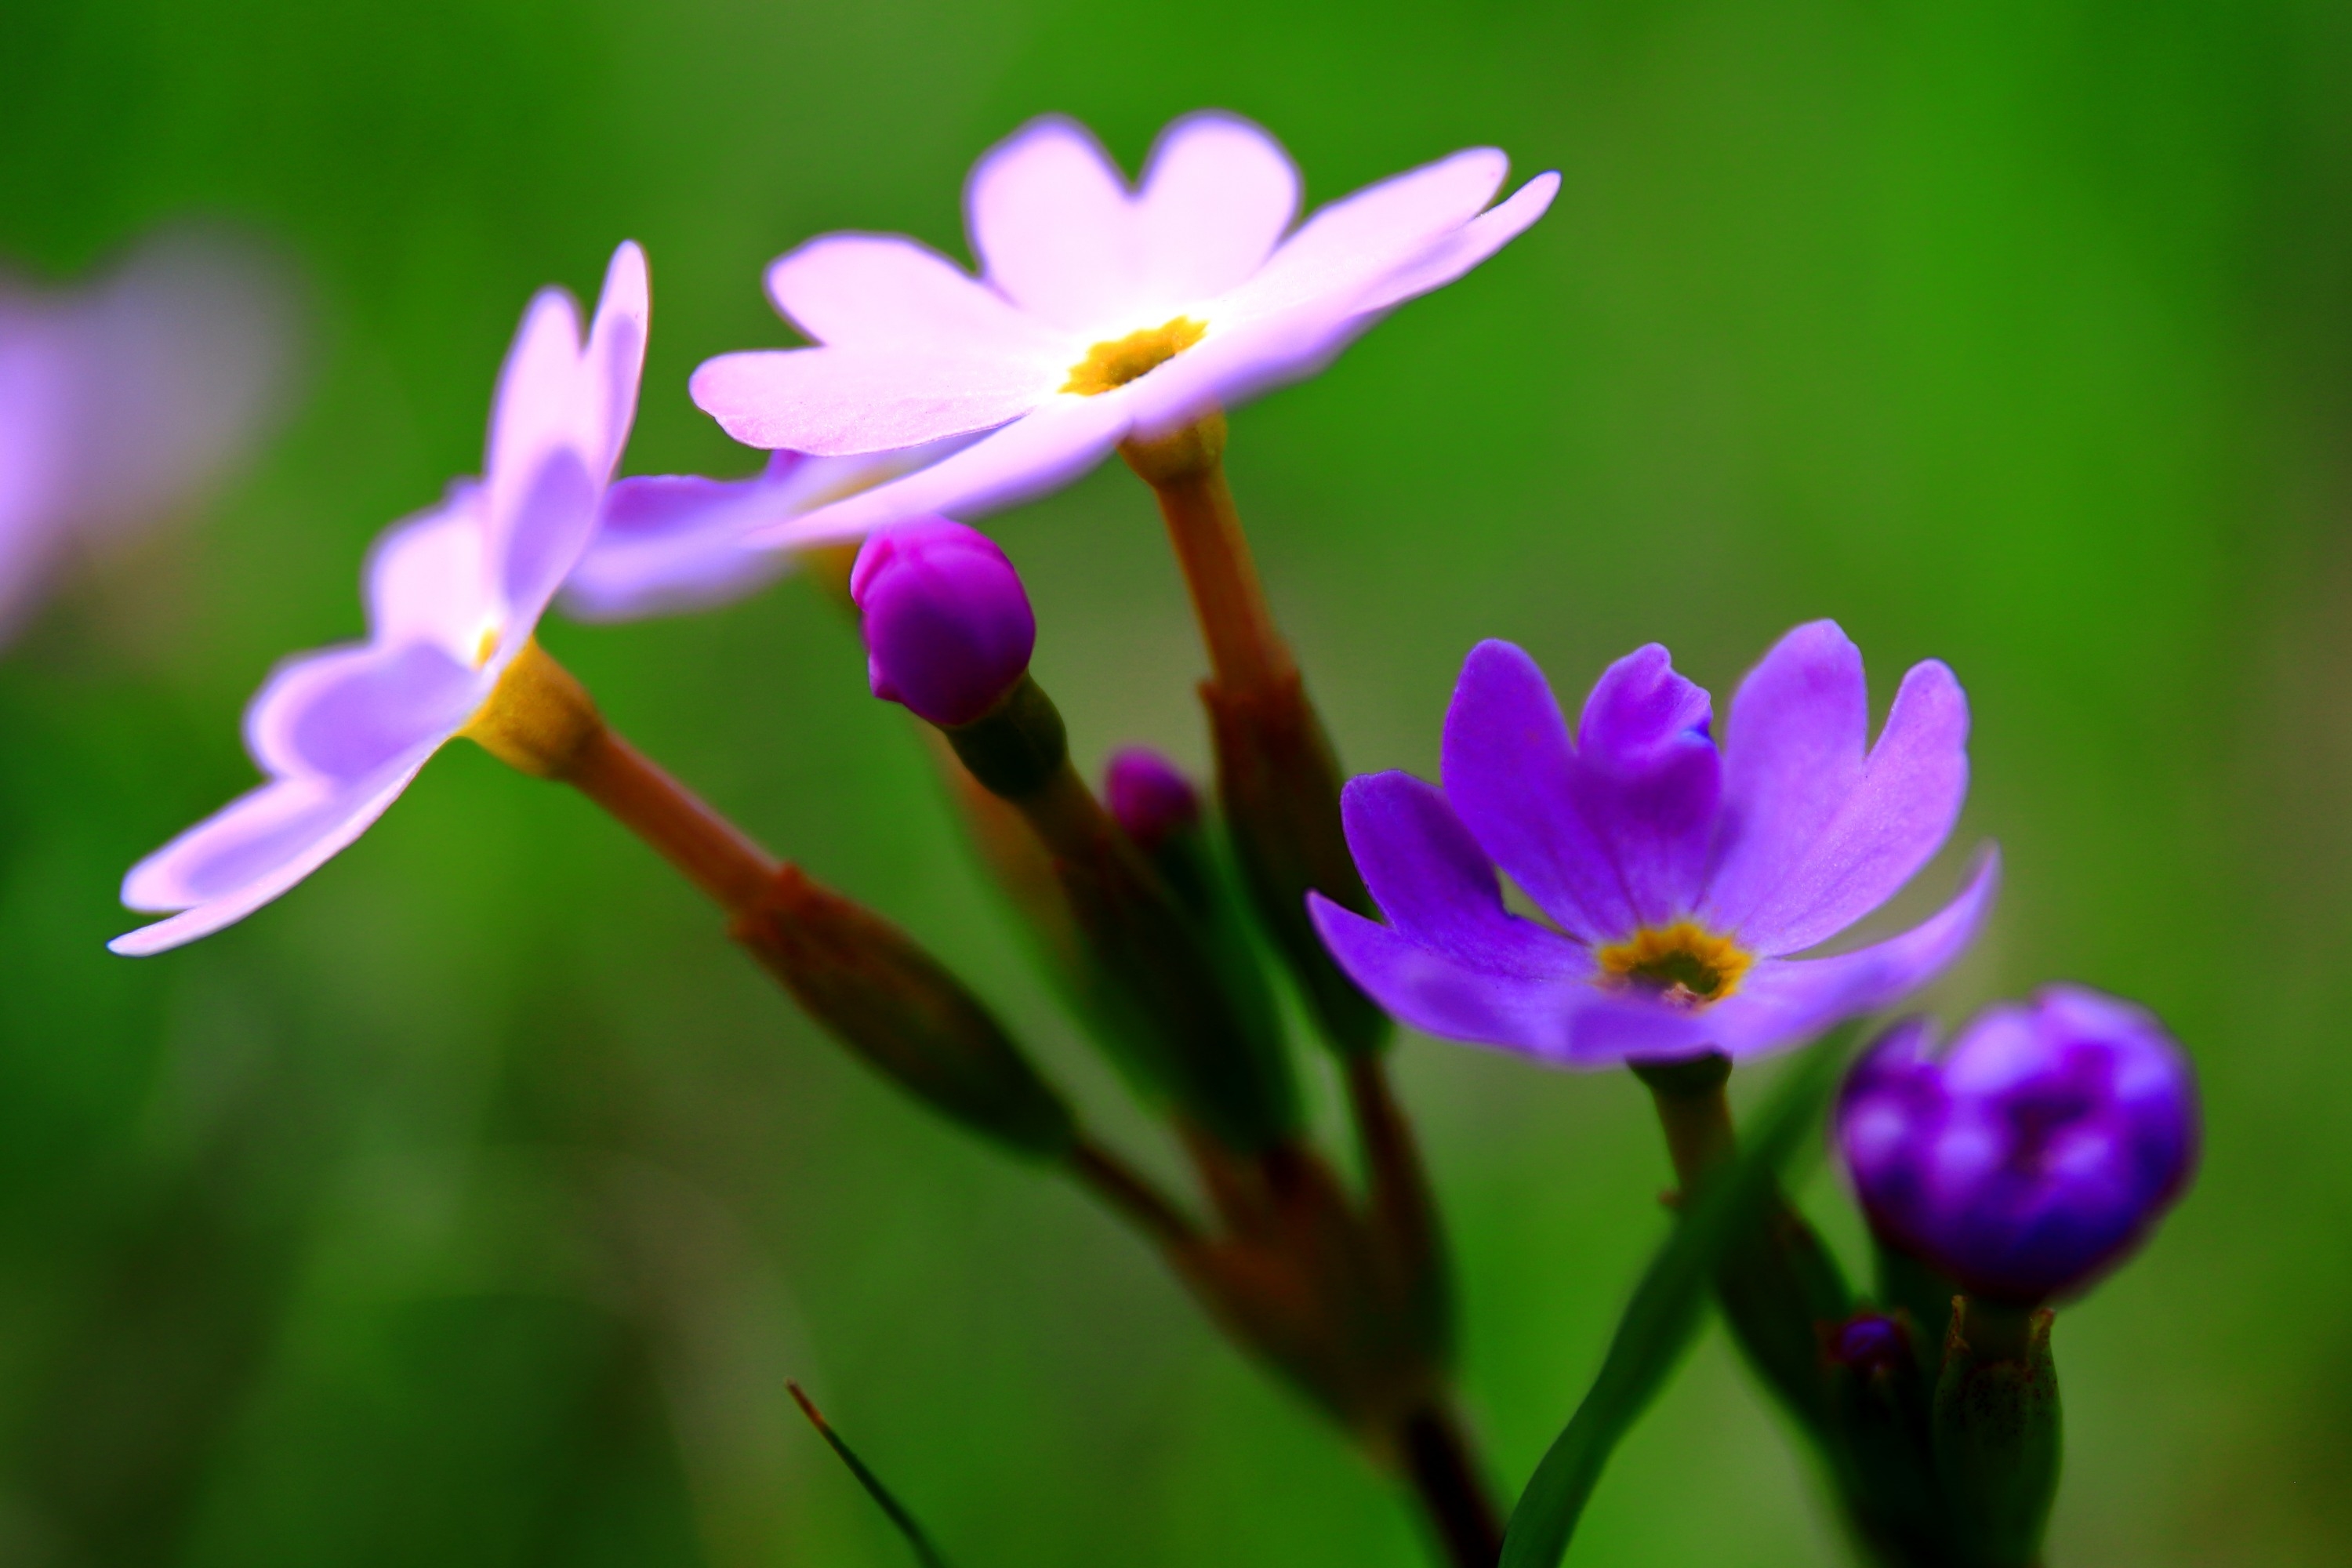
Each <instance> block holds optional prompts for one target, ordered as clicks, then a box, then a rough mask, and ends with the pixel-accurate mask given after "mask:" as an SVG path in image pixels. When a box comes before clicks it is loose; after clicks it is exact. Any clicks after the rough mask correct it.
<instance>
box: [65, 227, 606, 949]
mask: <svg viewBox="0 0 2352 1568" xmlns="http://www.w3.org/2000/svg"><path fill="white" fill-rule="evenodd" d="M645 344H646V261H645V256H644V254H643V253H642V252H641V251H639V250H638V248H637V247H636V246H635V245H634V244H626V245H623V246H622V247H620V249H619V250H618V251H617V252H615V253H614V257H613V262H612V266H611V268H610V269H609V270H608V271H607V272H606V273H605V277H604V293H603V296H602V297H601V298H600V299H599V300H598V301H597V305H596V315H595V321H594V323H593V326H591V328H590V329H589V331H588V334H587V339H586V342H585V343H584V344H583V342H582V339H581V334H580V318H579V311H578V310H577V308H576V307H575V306H574V305H573V303H572V298H571V296H570V295H568V294H566V293H564V292H563V291H562V290H561V289H545V290H543V291H541V293H540V295H539V296H538V297H537V298H536V299H534V300H532V301H531V303H530V309H529V310H527V311H526V312H525V313H524V315H523V321H522V326H521V328H520V330H519V331H517V332H516V334H515V341H514V346H513V347H512V348H511V349H509V351H508V353H507V360H506V364H505V367H504V368H503V370H502V371H501V372H500V374H499V389H498V399H497V403H496V405H495V406H494V408H493V411H492V414H491V417H490V437H489V449H488V460H487V463H486V465H485V468H484V470H483V475H482V478H481V479H478V480H466V481H461V482H460V483H458V484H457V485H455V486H453V487H451V489H450V492H449V494H448V497H447V498H446V500H444V501H443V502H442V504H441V505H440V506H438V507H436V508H435V509H433V510H430V511H427V512H425V513H424V514H422V515H421V516H418V517H415V518H411V519H409V520H407V521H404V522H401V523H397V524H395V525H394V527H393V528H392V529H391V531H388V532H386V533H385V534H384V535H383V537H382V538H381V539H379V540H378V541H377V542H376V545H375V548H374V550H373V552H372V553H371V555H370V557H369V560H368V565H367V573H366V582H367V610H368V638H367V640H366V641H365V642H363V643H356V644H351V645H347V646H344V647H331V648H323V649H320V650H319V651H317V652H314V653H306V654H299V655H297V656H296V657H294V658H290V659H288V660H287V661H286V662H285V663H284V664H282V665H280V666H279V667H278V669H277V670H276V671H275V672H274V673H273V674H272V675H271V676H270V678H269V679H268V682H267V683H265V684H264V685H263V687H262V689H261V690H260V692H259V693H258V694H257V695H256V696H255V698H254V700H253V702H252V705H251V706H250V707H249V708H247V710H246V719H245V734H246V746H247V750H248V751H250V752H252V753H253V757H254V760H255V761H256V762H257V763H260V764H261V767H262V769H263V771H264V772H265V773H268V775H269V782H268V783H267V784H263V785H262V786H261V787H260V788H258V789H257V790H254V791H253V792H252V793H251V794H249V795H244V796H242V797H241V798H239V799H237V800H236V801H233V802H231V803H230V804H229V805H227V806H226V807H224V808H223V809H222V810H221V811H219V812H218V813H216V814H215V815H214V816H211V817H208V818H206V819H205V821H203V822H201V823H198V824H197V825H196V826H194V827H192V828H190V829H189V830H188V831H187V832H185V833H184V834H182V835H181V836H180V837H177V838H174V839H173V840H172V842H171V843H169V844H167V845H165V846H164V847H163V848H161V849H159V850H157V851H156V852H155V853H154V854H152V855H151V856H149V857H148V858H146V859H144V860H142V861H141V862H140V863H139V864H138V865H136V866H134V867H132V868H131V874H130V875H129V876H128V877H127V878H125V879H124V880H123V884H122V901H123V902H124V903H126V904H128V905H129V906H130V907H131V908H132V909H136V910H178V911H180V912H179V913H176V914H173V916H172V917H171V918H170V919H169V920H164V921H157V922H155V923H154V924H152V925H149V926H142V927H141V928H140V929H139V930H137V931H131V932H130V933H128V934H127V935H123V936H120V937H117V938H116V939H115V940H114V941H113V942H112V943H110V945H111V946H112V947H113V949H114V951H115V952H123V953H131V954H134V955H135V954H145V953H152V952H163V950H165V949H166V948H172V947H177V946H179V945H180V944H181V943H183V942H193V941H194V940H195V939H196V938H198V937H201V936H206V935H209V934H210V933H212V932H213V931H218V930H220V929H221V928H222V927H223V926H226V925H228V924H230V923H232V922H233V921H239V920H242V919H244V918H245V917H246V916H247V915H248V914H251V913H252V912H253V911H254V910H257V909H259V908H260V907H261V906H262V905H263V904H266V903H268V901H269V900H272V899H275V898H277V897H278V895H279V894H281V893H283V892H285V891H286V890H287V889H289V888H291V887H293V886H294V884H295V883H297V882H299V881H300V880H301V879H303V878H305V877H307V876H309V875H310V873H311V872H312V871H314V870H316V869H318V868H319V867H320V865H322V864H324V863H325V862H326V861H327V859H328V858H331V856H333V855H334V854H335V853H336V852H337V851H338V850H340V849H341V848H342V847H344V846H345V845H347V844H349V843H351V842H352V840H353V839H354V838H357V837H359V836H360V834H361V833H362V832H364V831H365V830H366V829H367V827H368V826H369V825H370V824H371V823H373V822H374V821H375V819H376V818H377V817H378V816H382V815H383V812H384V809H385V808H386V807H388V806H389V805H391V804H392V803H393V801H394V798H395V797H397V796H398V795H399V794H400V792H401V791H402V790H404V789H405V788H407V787H408V783H409V781H410V780H411V779H413V778H415V776H416V773H417V771H418V770H419V769H421V768H422V767H424V765H425V762H426V761H427V760H428V759H430V758H431V757H432V755H433V753H434V752H436V751H438V750H439V749H440V748H441V747H442V745H444V744H445V743H446V742H448V741H450V740H452V739H454V738H455V737H457V735H459V734H461V733H463V732H464V731H465V730H466V727H467V723H468V722H469V721H472V720H473V719H474V718H475V717H476V715H478V713H480V712H481V711H482V710H483V708H484V706H485V705H486V704H487V703H488V702H489V701H490V700H491V697H492V694H493V692H495V691H496V690H497V689H498V685H499V678H500V677H501V676H503V675H504V674H505V673H506V672H507V670H508V668H509V666H510V665H512V664H513V662H514V660H515V658H516V657H517V656H518V655H519V654H520V653H522V652H523V650H524V649H525V648H526V647H529V646H530V640H531V637H532V634H533V632H534V631H535V630H536V628H537V626H538V624H539V618H540V616H541V613H542V612H544V611H545V609H546V608H547V604H548V601H549V600H550V599H551V598H552V597H553V596H554V595H555V591H556V589H557V587H558V586H559V585H560V584H562V582H563V579H564V577H565V575H566V574H569V573H570V572H571V570H572V566H573V564H574V563H576V562H578V560H579V559H580V555H581V552H582V551H583V550H584V549H585V548H586V547H587V544H588V541H589V536H590V534H591V532H592V531H593V530H594V528H595V526H596V519H597V513H598V510H599V508H600V506H601V505H602V502H603V500H604V490H605V487H606V486H607V485H608V484H610V482H611V480H612V476H613V468H614V464H615V463H616V462H618V461H619V459H620V456H621V448H622V447H623V446H624V445H625V444H626V442H627V440H628V434H629V425H630V422H631V421H632V420H633V419H634V418H635V414H636V405H637V377H638V374H639V372H640V370H641V369H642V367H643V364H644V362H645Z"/></svg>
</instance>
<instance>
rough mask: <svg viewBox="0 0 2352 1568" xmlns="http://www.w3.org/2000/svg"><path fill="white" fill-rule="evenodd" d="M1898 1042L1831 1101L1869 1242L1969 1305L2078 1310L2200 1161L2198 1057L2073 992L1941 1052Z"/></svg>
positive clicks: (1975, 1027) (2006, 1012)
mask: <svg viewBox="0 0 2352 1568" xmlns="http://www.w3.org/2000/svg"><path fill="white" fill-rule="evenodd" d="M1934 1046H1935V1039H1934V1031H1933V1030H1932V1029H1931V1028H1930V1027H1929V1026H1928V1024H1927V1021H1926V1020H1925V1019H1916V1018H1915V1019H1910V1020H1906V1022H1904V1023H1902V1024H1899V1025H1897V1026H1895V1027H1894V1028H1893V1029H1891V1030H1889V1031H1888V1032H1887V1034H1886V1036H1885V1038H1883V1039H1882V1040H1881V1041H1880V1042H1879V1043H1878V1044H1877V1045H1876V1046H1874V1047H1872V1048H1871V1051H1870V1053H1869V1054H1868V1055H1867V1056H1865V1057H1864V1058H1863V1059H1862V1060H1861V1061H1859V1062H1857V1063H1856V1064H1855V1065H1854V1068H1853V1073H1852V1074H1851V1075H1850V1076H1849V1077H1848V1078H1847V1079H1846V1084H1845V1088H1844V1090H1843V1093H1842V1094H1841V1095H1840V1097H1839V1102H1838V1110H1837V1142H1838V1146H1839V1148H1840V1149H1841V1150H1842V1151H1843V1153H1844V1156H1845V1163H1846V1169H1847V1170H1848V1171H1849V1172H1850V1173H1852V1175H1853V1185H1854V1191H1855V1193H1856V1194H1858V1195H1859V1196H1860V1198H1861V1200H1862V1206H1863V1209H1864V1213H1866V1214H1867V1215H1869V1216H1870V1223H1871V1228H1872V1229H1873V1230H1874V1231H1875V1232H1877V1234H1878V1235H1879V1236H1880V1237H1883V1238H1885V1240H1886V1242H1887V1243H1888V1244H1889V1245H1891V1246H1893V1247H1897V1248H1899V1249H1901V1250H1903V1251H1905V1252H1908V1253H1911V1254H1912V1255H1914V1256H1916V1257H1917V1258H1922V1259H1924V1260H1925V1261H1927V1263H1929V1264H1931V1265H1933V1266H1934V1267H1935V1268H1939V1269H1941V1270H1942V1271H1943V1272H1944V1273H1945V1274H1946V1275H1948V1276H1949V1277H1950V1278H1951V1279H1954V1280H1956V1281H1958V1283H1959V1285H1960V1286H1961V1288H1962V1289H1965V1290H1967V1291H1968V1292H1969V1293H1970V1294H1971V1295H1977V1296H1982V1297H1985V1298H1987V1299H1989V1300H1995V1301H2002V1302H2008V1303H2012V1304H2017V1305H2025V1306H2031V1305H2033V1304H2036V1303H2038V1302H2041V1301H2044V1300H2049V1299H2050V1298H2052V1297H2053V1296H2061V1295H2070V1294H2073V1293H2074V1292H2076V1291H2078V1290H2080V1289H2083V1288H2084V1286H2086V1285H2088V1284H2089V1283H2090V1282H2091V1281H2092V1280H2094V1279H2096V1278H2097V1277H2098V1276H2100V1275H2101V1274H2104V1273H2105V1271H2106V1270H2108V1269H2109V1268H2113V1267H2114V1266H2115V1265H2116V1263H2118V1262H2120V1261H2122V1259H2123V1258H2125V1257H2126V1255H2127V1254H2129V1253H2130V1252H2131V1251H2133V1250H2134V1249H2135V1248H2136V1247H2138V1246H2139V1244H2140V1242H2141V1240H2142V1239H2143V1238H2145V1237H2146V1236H2147V1232H2148V1229H2149V1227H2150V1226H2153V1225H2154V1224H2155V1223H2156V1220H2157V1218H2158V1215H2161V1214H2162V1213H2163V1212H2164V1211H2165V1210H2166V1209H2167V1208H2168V1207H2169V1206H2170V1205H2171V1204H2172V1201H2173V1200H2174V1199H2175V1198H2177V1197H2178V1196H2179V1194H2180V1192H2181V1190H2182V1188H2183V1187H2185V1186H2186V1185H2187V1184H2188V1182H2189V1173H2190V1172H2191V1171H2192V1170H2193V1169H2194V1167H2195V1165H2196V1163H2197V1142H2198V1131H2197V1121H2198V1119H2197V1091H2196V1084H2195V1080H2194V1078H2193V1076H2192V1075H2191V1073H2190V1070H2189V1058H2187V1057H2186V1056H2185V1055H2183V1054H2182V1052H2181V1049H2180V1047H2179V1046H2178V1045H2175V1044H2174V1043H2173V1041H2172V1039H2171V1037H2169V1036H2168V1035H2167V1034H2166V1033H2165V1032H2164V1029H2163V1027H2162V1026H2160V1025H2159V1024H2158V1023H2157V1021H2156V1020H2155V1019H2154V1018H2152V1017H2150V1016H2148V1015H2147V1013H2144V1012H2142V1011H2141V1010H2140V1009H2139V1008H2137V1007H2135V1006H2132V1005H2130V1004H2128V1003H2125V1002H2119V1001H2117V1000H2116V999H2115V998H2114V997H2111V996H2105V995H2102V994H2099V993H2097V992H2095V991H2091V990H2086V989H2084V987H2081V986H2075V985H2053V986H2051V987H2049V988H2048V989H2046V990H2043V991H2042V992H2041V993H2039V994H2036V995H2035V996H2034V998H2033V1000H2032V1002H2031V1003H2030V1004H2027V1005H2014V1004H2011V1005H2006V1006H2000V1007H1992V1008H1989V1009H1987V1010H1986V1011H1985V1012H1983V1013H1981V1014H1979V1015H1978V1016H1977V1017H1976V1018H1975V1019H1974V1020H1972V1021H1971V1022H1970V1023H1969V1026H1968V1027H1967V1028H1965V1029H1963V1030H1962V1031H1961V1032H1960V1035H1959V1037H1958V1039H1956V1040H1954V1041H1953V1042H1952V1044H1951V1046H1950V1047H1949V1048H1948V1049H1947V1050H1944V1051H1943V1052H1941V1053H1940V1054H1939V1053H1937V1052H1936V1051H1935V1049H1934Z"/></svg>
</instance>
